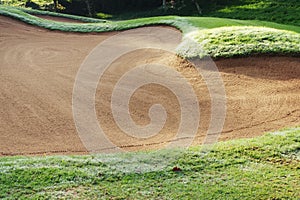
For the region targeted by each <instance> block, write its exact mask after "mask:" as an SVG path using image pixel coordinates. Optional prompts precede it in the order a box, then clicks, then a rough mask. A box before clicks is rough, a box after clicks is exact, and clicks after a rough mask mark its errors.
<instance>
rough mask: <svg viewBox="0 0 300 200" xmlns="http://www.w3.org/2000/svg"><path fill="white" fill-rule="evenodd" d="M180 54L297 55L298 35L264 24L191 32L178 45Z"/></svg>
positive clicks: (191, 55)
mask: <svg viewBox="0 0 300 200" xmlns="http://www.w3.org/2000/svg"><path fill="white" fill-rule="evenodd" d="M178 52H179V54H180V55H182V56H183V57H188V58H191V57H196V56H199V55H200V57H204V56H211V57H214V58H218V57H232V56H247V55H253V54H277V55H278V54H281V55H284V54H289V55H293V54H294V55H298V54H300V34H298V33H295V32H291V31H284V30H277V29H272V28H265V27H253V26H235V27H221V28H214V29H205V30H199V31H195V32H193V33H190V34H188V35H186V36H185V39H184V42H183V44H182V45H181V46H180V47H179V48H178Z"/></svg>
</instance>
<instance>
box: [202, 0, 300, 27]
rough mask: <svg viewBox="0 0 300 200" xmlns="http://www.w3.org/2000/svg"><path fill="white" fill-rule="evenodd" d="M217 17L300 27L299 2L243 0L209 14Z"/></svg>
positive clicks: (287, 0) (288, 0)
mask: <svg viewBox="0 0 300 200" xmlns="http://www.w3.org/2000/svg"><path fill="white" fill-rule="evenodd" d="M207 15H209V16H215V17H227V18H228V17H229V18H235V19H248V20H249V19H255V20H265V21H273V22H277V23H282V24H293V25H296V26H300V1H299V0H264V1H261V0H242V1H239V2H238V3H236V4H228V5H225V7H222V8H219V9H216V10H214V11H212V12H209V13H208V14H207Z"/></svg>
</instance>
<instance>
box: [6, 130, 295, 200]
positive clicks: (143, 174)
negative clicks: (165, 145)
mask: <svg viewBox="0 0 300 200" xmlns="http://www.w3.org/2000/svg"><path fill="white" fill-rule="evenodd" d="M179 151H180V152H181V153H180V154H177V155H179V156H178V157H177V159H175V160H170V162H169V163H167V165H166V166H164V167H162V168H161V167H159V168H158V167H156V165H155V164H153V163H158V161H159V160H168V158H170V157H172V156H173V155H174V151H173V150H164V151H159V152H147V153H145V152H139V153H127V154H113V155H88V156H50V157H2V158H0V169H1V170H0V198H7V199H16V198H18V199H25V198H26V199H40V198H42V199H47V198H52V199H62V198H78V199H90V198H93V199H94V198H100V199H107V198H112V199H145V198H146V199H191V198H192V199H298V198H299V196H300V184H299V183H300V128H294V129H287V130H283V131H280V132H274V133H269V134H266V135H264V136H261V137H258V138H254V139H240V140H233V141H227V142H220V143H217V144H216V145H215V146H214V147H213V149H212V151H210V152H209V153H204V152H203V151H202V150H201V147H193V148H190V149H189V150H179ZM154 159H157V161H155V162H152V161H153V160H154ZM147 163H148V165H145V164H147ZM149 163H150V164H152V165H149ZM140 166H146V167H145V168H139V170H137V167H140ZM174 166H177V167H179V168H180V169H181V171H178V172H175V171H173V170H172V169H173V167H174Z"/></svg>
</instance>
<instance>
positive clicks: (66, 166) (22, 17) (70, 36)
mask: <svg viewBox="0 0 300 200" xmlns="http://www.w3.org/2000/svg"><path fill="white" fill-rule="evenodd" d="M25 11H26V10H23V9H17V8H13V7H8V6H1V5H0V44H1V45H0V91H1V95H0V105H1V106H0V127H1V129H0V155H1V156H2V157H0V198H7V199H16V198H21V199H22V198H23V199H27V198H33V199H35V198H48V197H49V198H54V199H57V198H58V199H61V198H78V199H88V198H103V199H107V198H112V199H145V198H152V199H184V198H187V199H189V197H190V198H193V199H225V198H226V199H244V198H246V199H247V198H249V199H298V198H299V196H300V193H299V191H300V185H299V183H300V180H299V177H300V173H299V169H300V166H299V159H300V155H299V152H300V151H299V149H300V130H299V128H290V129H284V130H282V131H278V130H281V129H283V128H286V127H297V126H299V122H300V121H299V119H300V104H299V101H300V87H299V86H300V57H299V55H300V33H299V32H300V27H299V26H294V25H282V24H277V23H273V22H264V21H257V20H253V21H252V20H233V19H222V18H213V17H203V18H201V17H199V18H198V17H177V16H166V17H155V18H144V19H133V20H128V21H109V20H94V21H93V19H89V18H84V17H76V16H71V15H56V14H53V15H52V14H49V13H48V14H49V15H46V13H43V11H36V12H35V11H27V12H25ZM29 13H30V14H29ZM31 14H34V15H31ZM24 22H25V23H24ZM150 25H151V26H150ZM170 26H171V27H170ZM158 27H159V30H161V33H158V34H161V35H163V34H165V32H164V30H165V31H167V30H168V31H170V30H171V32H172V35H171V36H170V37H173V38H177V39H178V38H179V39H180V38H182V41H180V40H176V39H174V42H176V44H177V45H178V48H177V53H178V54H179V55H180V56H178V55H174V54H170V53H168V52H161V51H157V50H153V49H152V50H151V49H141V50H138V51H134V52H131V53H129V54H127V55H124V56H121V57H120V58H118V60H116V62H114V63H112V64H111V67H110V69H109V70H107V71H106V72H105V73H104V75H103V78H102V79H101V80H100V81H99V84H98V88H97V92H96V95H95V97H96V98H95V99H96V106H95V111H96V114H97V117H98V121H99V124H101V126H102V128H103V130H104V131H105V133H106V134H107V136H108V137H109V139H110V140H111V141H112V142H113V143H114V144H116V146H118V147H121V148H122V149H123V150H125V151H134V152H131V153H127V154H111V155H106V154H97V155H81V154H88V151H87V149H86V148H85V147H84V145H83V143H82V142H81V140H80V137H79V136H78V134H77V131H76V127H75V124H74V121H73V115H72V92H73V86H74V81H75V78H76V73H77V71H78V69H79V67H80V65H81V64H82V62H83V60H84V59H85V58H86V56H87V55H88V54H89V53H90V52H91V51H92V49H93V48H94V47H95V46H96V45H98V44H99V43H101V42H103V41H104V40H106V39H107V38H109V37H112V36H114V35H116V34H118V33H119V31H122V30H126V29H132V28H137V29H136V31H138V32H139V33H140V34H147V32H149V31H150V30H153V31H155V30H156V28H158ZM108 31H109V32H108ZM187 38H188V39H191V38H192V39H193V40H194V41H196V42H197V43H198V44H200V45H201V47H203V48H204V49H205V50H206V54H205V55H200V54H201V52H197V49H195V46H193V45H191V43H189V42H190V40H187ZM199 55H200V57H201V56H211V57H212V58H214V63H215V64H216V66H217V68H218V70H219V73H220V75H221V77H222V80H223V82H224V86H225V90H226V109H227V110H226V119H225V124H224V127H223V131H222V133H221V135H220V138H219V140H220V141H222V142H219V143H217V144H216V145H215V146H214V147H213V149H212V150H211V151H210V152H209V153H207V154H203V151H202V150H201V148H202V146H201V144H202V142H203V139H204V138H205V134H206V132H207V130H208V129H209V127H208V125H209V121H210V120H211V118H210V117H211V110H210V106H211V99H210V96H209V93H208V88H207V86H206V83H205V82H204V81H203V79H202V78H201V76H199V74H198V73H197V70H196V69H195V67H194V66H193V65H192V64H191V63H190V62H188V61H187V60H186V59H185V58H193V57H196V56H199ZM143 62H146V63H159V64H162V65H167V66H170V67H171V68H172V69H175V70H176V71H178V72H180V74H182V75H183V76H184V77H185V78H186V80H187V81H188V82H189V84H190V85H191V86H192V87H193V89H194V91H195V93H196V95H197V97H198V99H199V107H200V110H201V121H200V122H199V130H198V132H197V134H196V136H195V139H194V141H193V144H192V147H190V148H189V149H187V150H179V151H182V152H181V153H180V155H181V156H179V157H178V158H176V159H175V160H173V161H172V162H170V163H167V164H166V166H164V167H163V168H158V167H157V166H156V165H154V166H148V165H147V163H148V161H151V159H152V158H153V157H155V156H161V157H162V158H164V156H165V157H166V158H168V157H172V155H173V154H172V150H170V149H168V150H161V151H153V150H157V149H162V148H163V147H164V145H165V144H166V143H167V142H168V141H170V139H171V138H172V137H174V134H175V133H176V131H177V128H178V124H179V123H180V104H179V103H178V101H177V99H176V97H175V96H174V94H173V93H171V92H168V91H166V88H164V87H159V86H157V85H155V84H153V85H151V84H149V85H147V86H145V87H143V88H141V89H140V90H138V91H137V92H136V93H135V94H134V96H133V97H132V99H131V101H130V105H129V107H130V111H131V117H132V119H133V120H134V121H135V122H136V123H137V124H140V125H145V124H147V123H149V117H148V115H147V113H148V109H149V107H150V106H151V105H153V104H156V103H160V104H162V105H163V106H164V107H165V108H166V111H167V114H168V117H169V118H168V120H167V121H166V127H164V129H162V131H161V132H160V133H159V134H157V135H155V136H154V137H150V138H147V139H139V138H132V137H129V136H128V135H126V134H123V132H122V131H120V129H119V128H118V126H117V124H116V123H115V122H114V119H113V114H112V111H111V110H110V109H111V108H110V105H111V103H110V100H111V99H110V98H111V95H112V91H113V89H114V85H115V84H116V82H117V81H118V78H120V77H121V76H122V74H123V73H124V70H125V71H126V70H129V69H131V68H132V66H134V65H138V64H140V63H143ZM124 89H126V87H125V88H124ZM266 132H271V133H268V134H265V133H266ZM245 138H246V139H245ZM249 138H251V139H249ZM149 150H150V151H149ZM29 155H30V156H29ZM32 155H33V157H31V156H32ZM27 156H29V157H27ZM152 156H153V157H152ZM129 157H130V159H129ZM141 158H142V160H139V159H141ZM132 160H134V162H132ZM131 162H132V163H131ZM143 162H145V163H146V165H145V166H147V167H146V168H147V169H143V168H141V169H136V168H135V167H136V166H139V163H143ZM142 166H144V165H142ZM174 167H177V168H174ZM174 169H178V170H174Z"/></svg>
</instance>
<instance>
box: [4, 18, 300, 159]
mask: <svg viewBox="0 0 300 200" xmlns="http://www.w3.org/2000/svg"><path fill="white" fill-rule="evenodd" d="M0 29H1V32H0V43H1V45H0V155H19V154H81V153H86V149H85V147H84V146H83V144H82V142H81V140H80V138H79V136H78V134H77V132H76V128H75V124H74V120H73V116H72V90H73V85H74V81H75V76H76V73H77V71H78V69H79V67H80V65H81V63H82V62H83V60H84V58H85V57H86V56H87V55H88V53H89V52H90V51H91V50H92V49H93V48H94V47H95V46H96V45H97V44H99V43H100V42H101V41H103V40H105V39H106V38H108V37H110V36H112V35H114V34H115V33H102V34H75V33H61V32H51V31H48V30H44V29H40V28H36V27H32V26H29V25H26V24H23V23H21V22H18V21H15V20H12V19H10V18H6V17H0ZM139 31H141V33H143V31H145V30H144V29H143V28H140V29H139ZM174 34H176V37H178V36H180V34H181V33H180V32H179V31H178V32H174ZM174 36H175V35H174ZM141 61H143V62H144V61H146V62H154V61H155V62H158V63H162V64H167V65H169V66H172V67H174V68H176V69H177V71H179V72H180V73H181V74H183V75H184V76H185V77H186V78H187V79H188V81H189V82H190V83H191V84H192V86H193V88H194V90H195V91H196V94H197V95H198V98H199V102H200V103H199V106H200V109H201V121H200V128H199V131H198V134H197V136H196V138H195V140H194V144H195V145H196V144H201V142H202V139H203V136H204V135H205V133H206V131H207V129H208V124H209V121H210V114H211V113H210V112H211V111H210V103H211V102H210V98H209V95H208V92H207V87H206V85H205V83H204V82H203V80H202V79H201V77H199V76H198V75H197V72H196V69H194V68H193V67H192V65H191V64H190V63H188V62H187V61H184V60H182V59H180V58H178V57H176V56H174V55H169V54H168V53H162V52H158V51H154V50H140V51H137V52H134V53H131V54H127V55H126V56H123V57H121V58H119V59H118V60H117V61H116V62H115V63H113V64H112V68H111V70H108V71H107V72H106V73H105V76H104V78H103V79H102V80H101V81H100V82H99V86H98V89H97V93H96V112H97V116H98V120H99V123H100V124H101V126H102V128H103V130H105V132H106V133H107V136H108V137H109V139H110V140H111V141H113V142H114V143H115V144H116V145H118V146H120V147H123V148H124V149H125V150H140V149H155V148H161V147H162V146H163V145H164V144H165V143H166V142H167V141H168V140H170V139H171V138H172V137H173V136H174V134H175V133H176V132H177V128H178V124H179V122H180V106H179V104H178V101H177V99H176V96H174V94H173V93H171V92H169V91H168V90H167V89H166V88H164V87H161V86H158V85H155V84H153V85H147V86H145V87H143V88H140V89H139V90H138V91H137V92H136V93H135V94H134V96H133V97H132V100H131V102H130V113H131V116H132V118H133V120H134V121H135V122H136V123H137V124H140V125H145V124H147V123H149V117H148V114H147V113H148V109H149V107H150V106H151V105H152V104H153V103H160V104H162V105H163V106H164V107H165V108H166V110H167V113H168V115H169V118H168V120H167V122H166V126H165V127H164V129H163V130H162V131H161V132H160V133H159V134H158V135H156V136H154V137H151V138H149V139H143V140H138V139H135V138H130V137H129V136H127V135H125V134H122V132H121V131H120V130H119V128H118V127H117V125H116V124H115V123H114V121H113V118H112V114H111V110H110V102H109V100H110V97H111V91H112V89H113V85H114V84H115V82H116V81H117V78H118V76H120V75H121V74H122V73H123V72H124V68H126V67H130V65H132V63H139V62H141ZM215 63H216V65H217V66H218V68H219V70H220V72H221V75H222V78H223V81H224V83H225V89H226V94H227V97H226V98H227V115H226V122H225V126H224V130H223V133H222V134H221V137H220V139H221V140H228V139H234V138H244V137H254V136H258V135H261V134H263V133H264V132H266V131H272V130H277V129H280V128H284V127H291V126H296V125H299V123H300V104H299V100H300V58H298V57H267V56H264V57H249V58H233V59H221V60H217V61H215ZM158 101H160V102H158Z"/></svg>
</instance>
